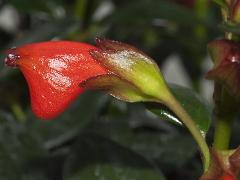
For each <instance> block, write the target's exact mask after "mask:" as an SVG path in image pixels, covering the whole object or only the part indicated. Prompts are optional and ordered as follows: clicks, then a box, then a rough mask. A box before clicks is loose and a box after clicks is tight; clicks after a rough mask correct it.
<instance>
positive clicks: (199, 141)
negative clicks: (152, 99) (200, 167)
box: [164, 94, 210, 172]
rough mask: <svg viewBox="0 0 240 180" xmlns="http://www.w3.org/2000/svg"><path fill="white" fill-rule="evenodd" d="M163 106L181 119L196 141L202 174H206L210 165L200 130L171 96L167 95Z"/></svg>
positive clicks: (205, 144)
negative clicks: (200, 154) (202, 169)
mask: <svg viewBox="0 0 240 180" xmlns="http://www.w3.org/2000/svg"><path fill="white" fill-rule="evenodd" d="M164 104H165V105H167V106H168V107H169V108H170V109H171V110H172V111H173V112H174V113H175V114H176V115H177V116H178V117H179V118H180V119H181V121H182V122H183V123H184V125H185V126H186V127H187V128H188V130H189V131H190V133H191V134H192V136H193V137H194V139H195V140H196V142H197V144H198V146H199V148H200V150H201V152H202V158H203V164H204V172H206V171H207V170H208V167H209V164H210V153H209V148H208V145H207V143H206V141H205V139H204V137H203V135H202V134H201V132H200V130H199V129H198V127H197V126H196V124H195V123H194V122H193V120H192V118H191V117H190V116H189V115H188V113H187V112H186V111H185V109H184V108H183V107H182V105H181V104H180V103H179V102H178V101H177V100H176V98H175V97H174V96H173V95H172V94H169V96H168V101H167V102H164Z"/></svg>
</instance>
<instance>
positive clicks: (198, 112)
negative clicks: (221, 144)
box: [147, 85, 211, 136]
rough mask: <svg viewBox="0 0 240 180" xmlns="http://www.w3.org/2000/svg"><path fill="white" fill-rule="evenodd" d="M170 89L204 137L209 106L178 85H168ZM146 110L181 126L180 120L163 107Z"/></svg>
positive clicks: (209, 112)
mask: <svg viewBox="0 0 240 180" xmlns="http://www.w3.org/2000/svg"><path fill="white" fill-rule="evenodd" d="M170 89H171V91H172V93H173V94H174V95H175V97H176V98H177V100H178V101H179V102H180V103H181V105H182V106H183V108H184V109H185V110H186V111H187V112H188V113H189V115H190V116H191V117H192V119H193V120H194V122H195V123H196V125H197V127H198V128H199V130H200V131H201V133H202V135H203V136H205V135H206V133H207V132H208V129H209V125H210V123H211V108H210V106H209V105H208V104H207V103H206V101H204V99H203V98H202V97H200V96H199V95H198V94H196V93H195V92H194V91H192V90H191V89H188V88H184V87H181V86H178V85H170ZM147 108H148V109H149V110H150V111H151V112H153V113H154V114H156V115H157V116H159V117H160V118H161V119H163V120H168V121H170V122H174V123H175V124H176V123H177V124H182V123H181V120H180V119H179V118H178V117H177V116H176V115H175V114H174V113H173V112H171V110H169V109H168V108H167V107H165V106H163V105H157V104H154V106H153V105H147Z"/></svg>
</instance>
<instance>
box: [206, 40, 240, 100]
mask: <svg viewBox="0 0 240 180" xmlns="http://www.w3.org/2000/svg"><path fill="white" fill-rule="evenodd" d="M208 51H209V54H210V56H211V58H212V60H213V62H214V67H213V69H212V70H210V71H209V72H208V73H207V76H206V77H207V79H211V80H215V81H218V82H220V83H222V84H223V85H225V86H226V89H227V90H228V92H230V94H232V95H235V96H237V97H239V96H240V79H239V77H240V46H239V44H238V43H235V42H232V41H229V40H224V39H222V40H215V41H212V42H210V43H209V44H208Z"/></svg>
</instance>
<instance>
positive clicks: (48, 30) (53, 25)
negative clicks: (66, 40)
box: [9, 18, 79, 47]
mask: <svg viewBox="0 0 240 180" xmlns="http://www.w3.org/2000/svg"><path fill="white" fill-rule="evenodd" d="M78 26H79V22H78V21H75V20H73V19H71V18H64V19H58V20H52V21H49V22H46V23H43V24H41V25H39V26H38V27H34V29H31V31H29V32H26V33H25V34H24V35H23V36H22V37H21V38H19V39H17V40H15V41H13V42H12V43H11V44H10V46H9V47H11V46H15V47H16V46H19V45H23V44H27V43H33V42H39V41H49V40H52V39H54V38H57V39H61V38H63V37H64V36H66V34H68V33H70V32H71V31H73V30H75V29H76V28H77V27H78Z"/></svg>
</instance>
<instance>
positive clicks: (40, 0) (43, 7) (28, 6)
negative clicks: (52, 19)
mask: <svg viewBox="0 0 240 180" xmlns="http://www.w3.org/2000/svg"><path fill="white" fill-rule="evenodd" d="M8 3H10V4H12V5H13V6H15V8H17V9H18V10H21V11H22V12H25V13H26V12H33V11H46V12H52V11H53V9H54V8H57V6H60V5H63V0H48V1H45V0H37V1H34V3H33V1H32V0H21V1H19V0H8Z"/></svg>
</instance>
